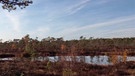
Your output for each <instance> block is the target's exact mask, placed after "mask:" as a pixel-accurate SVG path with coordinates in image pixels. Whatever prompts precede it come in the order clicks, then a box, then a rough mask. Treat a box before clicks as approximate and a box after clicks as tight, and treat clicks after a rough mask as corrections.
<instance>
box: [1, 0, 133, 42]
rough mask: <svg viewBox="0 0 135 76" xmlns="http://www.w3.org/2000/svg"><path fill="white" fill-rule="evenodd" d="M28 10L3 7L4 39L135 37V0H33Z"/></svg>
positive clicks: (2, 34) (2, 37)
mask: <svg viewBox="0 0 135 76" xmlns="http://www.w3.org/2000/svg"><path fill="white" fill-rule="evenodd" d="M33 2H34V3H33V4H32V5H30V6H29V7H27V8H26V9H23V10H20V9H17V10H16V11H11V12H8V11H7V10H3V9H2V8H0V39H3V40H9V39H14V38H16V39H18V38H22V37H23V36H25V35H26V34H29V35H30V36H31V37H32V38H35V37H39V39H42V38H46V37H48V36H51V37H56V38H57V37H64V39H65V40H70V39H79V37H80V36H85V37H87V38H89V37H95V38H113V37H135V0H33Z"/></svg>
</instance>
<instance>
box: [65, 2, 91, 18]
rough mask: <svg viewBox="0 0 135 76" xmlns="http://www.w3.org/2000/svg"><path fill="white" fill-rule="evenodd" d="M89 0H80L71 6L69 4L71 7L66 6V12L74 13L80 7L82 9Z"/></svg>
mask: <svg viewBox="0 0 135 76" xmlns="http://www.w3.org/2000/svg"><path fill="white" fill-rule="evenodd" d="M89 1H90V0H82V1H81V2H79V3H78V4H76V5H73V6H71V7H68V8H67V9H66V11H67V13H68V14H69V15H71V14H74V13H76V12H78V11H80V10H81V9H83V8H84V7H85V6H86V5H87V3H88V2H89Z"/></svg>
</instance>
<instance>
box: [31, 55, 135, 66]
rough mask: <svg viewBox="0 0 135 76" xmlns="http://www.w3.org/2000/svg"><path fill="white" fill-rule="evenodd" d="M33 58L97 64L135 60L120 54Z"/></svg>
mask: <svg viewBox="0 0 135 76" xmlns="http://www.w3.org/2000/svg"><path fill="white" fill-rule="evenodd" d="M33 60H38V61H44V60H49V61H52V62H56V61H77V62H85V63H89V64H97V65H112V64H115V63H119V62H124V61H135V56H127V57H126V59H125V58H124V57H123V56H120V55H117V56H116V55H113V56H54V57H49V56H48V57H38V58H35V59H33Z"/></svg>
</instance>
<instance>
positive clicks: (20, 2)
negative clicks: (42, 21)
mask: <svg viewBox="0 0 135 76" xmlns="http://www.w3.org/2000/svg"><path fill="white" fill-rule="evenodd" d="M0 3H1V4H3V5H2V8H3V9H6V10H8V11H11V10H16V8H17V6H18V7H20V8H21V9H23V8H25V7H26V6H29V4H32V3H33V1H32V0H0Z"/></svg>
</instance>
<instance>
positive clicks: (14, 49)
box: [0, 35, 135, 56]
mask: <svg viewBox="0 0 135 76" xmlns="http://www.w3.org/2000/svg"><path fill="white" fill-rule="evenodd" d="M0 41H2V40H0ZM134 46H135V37H132V38H93V37H90V38H89V39H86V38H85V37H83V36H81V37H80V39H79V40H75V39H74V40H64V39H63V37H60V38H54V37H47V38H43V39H42V40H38V37H36V38H35V39H32V38H30V36H29V35H26V36H24V37H22V39H14V40H11V41H5V42H0V53H18V54H19V53H27V54H30V55H31V56H36V55H37V56H56V55H58V56H60V55H91V54H101V53H102V52H124V51H125V50H128V51H129V52H134V50H135V47H134Z"/></svg>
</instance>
